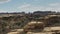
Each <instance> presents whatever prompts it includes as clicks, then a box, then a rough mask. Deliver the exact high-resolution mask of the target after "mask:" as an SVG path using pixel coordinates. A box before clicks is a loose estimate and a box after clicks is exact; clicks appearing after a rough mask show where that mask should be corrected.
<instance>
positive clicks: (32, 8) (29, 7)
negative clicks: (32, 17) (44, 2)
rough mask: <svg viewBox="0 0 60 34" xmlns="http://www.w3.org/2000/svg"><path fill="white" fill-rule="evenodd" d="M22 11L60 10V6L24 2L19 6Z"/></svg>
mask: <svg viewBox="0 0 60 34" xmlns="http://www.w3.org/2000/svg"><path fill="white" fill-rule="evenodd" d="M18 9H19V10H20V11H25V12H33V11H60V7H46V6H35V5H31V4H24V5H21V6H19V7H18Z"/></svg>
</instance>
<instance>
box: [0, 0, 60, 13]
mask: <svg viewBox="0 0 60 34" xmlns="http://www.w3.org/2000/svg"><path fill="white" fill-rule="evenodd" d="M34 11H56V12H60V0H0V12H34Z"/></svg>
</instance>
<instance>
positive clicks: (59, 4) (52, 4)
mask: <svg viewBox="0 0 60 34" xmlns="http://www.w3.org/2000/svg"><path fill="white" fill-rule="evenodd" d="M49 6H60V3H51V4H49Z"/></svg>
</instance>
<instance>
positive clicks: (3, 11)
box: [0, 10, 16, 13]
mask: <svg viewBox="0 0 60 34" xmlns="http://www.w3.org/2000/svg"><path fill="white" fill-rule="evenodd" d="M7 12H8V13H13V12H16V11H6V10H0V13H7Z"/></svg>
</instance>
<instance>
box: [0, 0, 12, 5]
mask: <svg viewBox="0 0 60 34" xmlns="http://www.w3.org/2000/svg"><path fill="white" fill-rule="evenodd" d="M9 1H11V0H0V4H2V3H6V2H9Z"/></svg>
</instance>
